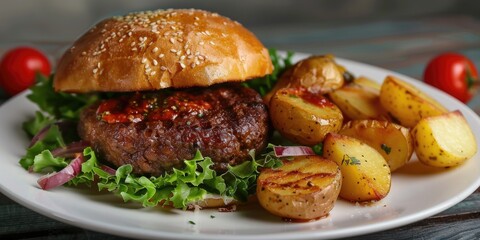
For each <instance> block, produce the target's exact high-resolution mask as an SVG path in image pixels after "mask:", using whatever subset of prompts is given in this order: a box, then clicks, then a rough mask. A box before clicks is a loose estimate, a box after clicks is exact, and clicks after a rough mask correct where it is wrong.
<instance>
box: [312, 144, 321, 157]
mask: <svg viewBox="0 0 480 240" xmlns="http://www.w3.org/2000/svg"><path fill="white" fill-rule="evenodd" d="M312 150H313V152H315V154H317V155H320V156H322V155H323V143H319V144H317V145H314V146H313V147H312Z"/></svg>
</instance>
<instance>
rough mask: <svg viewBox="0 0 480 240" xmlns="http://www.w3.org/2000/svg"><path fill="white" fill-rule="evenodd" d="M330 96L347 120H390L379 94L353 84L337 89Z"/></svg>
mask: <svg viewBox="0 0 480 240" xmlns="http://www.w3.org/2000/svg"><path fill="white" fill-rule="evenodd" d="M328 96H329V97H330V99H331V100H332V102H333V103H335V105H337V106H338V108H340V110H341V111H342V113H343V114H344V117H345V118H347V119H352V120H359V119H389V116H388V114H387V112H386V111H385V109H384V108H383V107H382V105H381V104H380V99H379V97H378V94H375V93H374V92H373V91H369V90H366V89H365V88H362V87H357V86H354V84H353V85H347V86H344V87H342V88H340V89H337V90H335V91H333V92H331V93H329V94H328Z"/></svg>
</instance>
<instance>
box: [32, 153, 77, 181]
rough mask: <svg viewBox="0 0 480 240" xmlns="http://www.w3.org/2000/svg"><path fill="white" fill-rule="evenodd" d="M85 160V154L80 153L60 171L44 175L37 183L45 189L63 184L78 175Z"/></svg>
mask: <svg viewBox="0 0 480 240" xmlns="http://www.w3.org/2000/svg"><path fill="white" fill-rule="evenodd" d="M83 162H84V159H83V155H82V154H78V156H77V157H76V158H75V159H73V160H72V161H71V162H70V163H69V164H68V165H67V166H66V167H65V168H63V169H62V170H61V171H60V172H56V173H51V174H47V175H44V176H42V177H40V178H39V179H38V181H37V183H38V185H40V187H41V188H42V189H43V190H48V189H52V188H55V187H58V186H61V185H63V184H65V183H66V182H68V181H70V180H71V179H72V178H74V177H76V176H77V175H78V174H79V173H80V172H81V171H82V163H83Z"/></svg>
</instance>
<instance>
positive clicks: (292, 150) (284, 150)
mask: <svg viewBox="0 0 480 240" xmlns="http://www.w3.org/2000/svg"><path fill="white" fill-rule="evenodd" d="M273 151H274V152H275V156H276V157H295V156H308V155H315V152H314V151H313V150H312V148H310V147H307V146H287V147H284V146H275V147H273Z"/></svg>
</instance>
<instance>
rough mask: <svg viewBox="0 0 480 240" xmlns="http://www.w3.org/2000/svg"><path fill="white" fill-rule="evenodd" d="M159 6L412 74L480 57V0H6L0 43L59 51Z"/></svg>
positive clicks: (302, 48) (282, 45) (296, 47)
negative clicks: (454, 57) (457, 55)
mask: <svg viewBox="0 0 480 240" xmlns="http://www.w3.org/2000/svg"><path fill="white" fill-rule="evenodd" d="M158 8H200V9H205V10H210V11H215V12H218V13H220V14H222V15H225V16H228V17H230V18H232V19H234V20H237V21H239V22H240V23H242V24H243V25H245V26H246V27H248V28H249V29H250V30H252V31H253V32H254V33H255V34H256V35H257V36H258V37H259V38H260V40H261V41H262V42H263V43H264V44H265V45H266V46H267V47H269V48H277V49H282V50H291V51H299V52H307V53H315V54H324V53H332V54H334V55H336V56H338V57H343V58H349V59H352V60H357V61H362V62H366V63H369V64H374V65H377V66H380V67H384V68H388V69H391V70H395V71H399V72H401V73H404V74H407V75H409V76H412V77H415V78H421V75H422V71H423V68H424V64H426V61H428V59H430V58H431V57H432V56H433V55H435V54H436V53H438V52H440V51H458V52H461V53H464V54H466V55H468V56H469V57H471V58H473V59H475V61H476V59H480V50H478V49H479V48H478V47H479V46H480V1H478V0H424V1H418V0H389V1H382V0H355V1H354V0H302V1H296V0H263V1H257V0H242V1H231V0H223V1H214V0H203V1H185V0H164V1H148V0H135V1H132V0H103V1H96V0H83V1H78V0H42V1H37V0H15V1H14V0H7V1H2V2H1V3H0V36H1V37H0V48H2V47H3V48H7V47H9V46H11V45H18V44H30V43H33V44H37V45H40V46H41V47H42V48H46V49H47V50H48V51H49V52H52V51H53V54H58V53H56V52H55V51H57V50H56V49H52V48H55V46H58V45H63V46H67V45H69V44H71V43H72V41H74V40H75V39H76V38H77V37H78V36H79V35H81V34H82V33H83V32H85V31H86V30H87V29H88V28H89V27H91V26H92V25H93V24H95V23H96V22H98V21H100V20H101V19H103V18H105V17H109V16H112V15H119V14H124V13H127V12H130V11H141V10H149V9H158ZM58 51H63V49H62V50H58ZM477 63H478V62H477Z"/></svg>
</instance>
